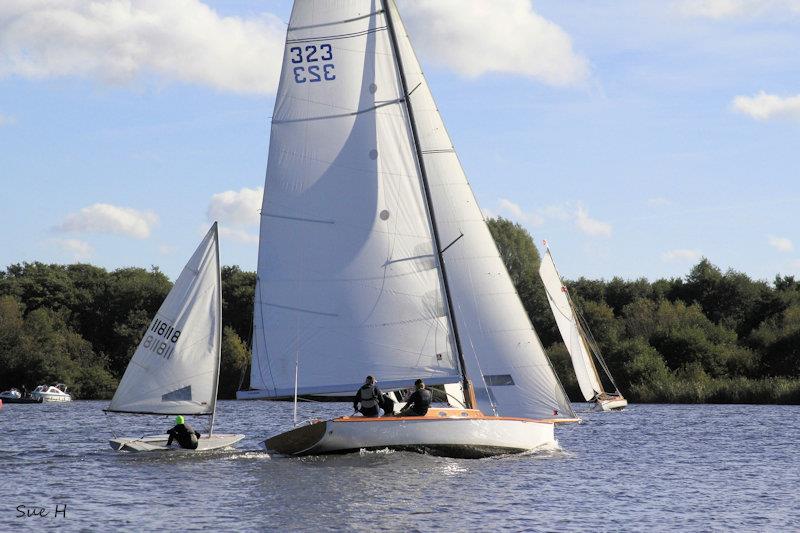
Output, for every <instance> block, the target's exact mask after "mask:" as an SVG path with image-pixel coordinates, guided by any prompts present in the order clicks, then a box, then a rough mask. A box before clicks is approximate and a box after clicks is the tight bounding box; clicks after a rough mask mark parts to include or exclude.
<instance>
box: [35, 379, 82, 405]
mask: <svg viewBox="0 0 800 533" xmlns="http://www.w3.org/2000/svg"><path fill="white" fill-rule="evenodd" d="M31 398H33V399H34V400H37V401H43V402H71V401H72V396H70V395H69V394H67V386H66V385H64V384H63V383H58V384H56V385H39V386H38V387H36V388H35V389H34V390H33V392H31Z"/></svg>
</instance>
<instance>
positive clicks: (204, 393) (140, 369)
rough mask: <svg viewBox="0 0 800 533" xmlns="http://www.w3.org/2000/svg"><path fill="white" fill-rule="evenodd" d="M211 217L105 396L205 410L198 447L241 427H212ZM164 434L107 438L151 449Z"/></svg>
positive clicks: (134, 408) (224, 440) (217, 442)
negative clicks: (112, 389)
mask: <svg viewBox="0 0 800 533" xmlns="http://www.w3.org/2000/svg"><path fill="white" fill-rule="evenodd" d="M221 285H222V284H221V282H220V269H219V241H218V236H217V223H216V222H215V223H214V225H213V226H212V227H211V229H210V230H208V233H207V234H206V236H205V238H204V239H203V241H202V242H201V243H200V245H199V246H198V247H197V250H195V252H194V254H192V257H191V259H189V262H188V263H187V264H186V266H185V267H184V268H183V271H182V272H181V274H180V276H178V279H177V280H175V285H173V287H172V290H171V291H169V294H168V295H167V297H166V299H165V300H164V303H162V304H161V307H160V308H159V309H158V312H157V313H156V315H155V316H154V317H153V321H152V322H151V323H150V326H149V327H148V329H147V331H146V332H145V334H144V336H143V337H142V340H141V342H140V343H139V346H138V347H137V348H136V351H135V352H134V354H133V357H132V358H131V361H130V363H128V368H126V369H125V374H124V375H123V376H122V380H121V381H120V384H119V387H117V391H116V392H115V393H114V398H112V400H111V404H110V405H109V406H108V409H106V411H107V412H113V413H136V414H150V415H209V416H210V417H211V420H210V422H209V429H208V434H207V435H203V436H201V437H200V439H198V446H197V451H208V450H214V449H217V448H224V447H226V446H231V445H233V444H235V443H237V442H238V441H240V440H242V439H243V438H244V435H223V434H215V433H214V417H215V414H216V407H217V386H218V384H219V365H220V355H221V353H220V351H221V342H222V286H221ZM167 442H168V437H167V435H165V434H161V435H153V436H146V437H123V438H114V439H112V440H111V441H109V444H110V445H111V448H113V449H114V450H117V451H128V452H152V451H169V450H175V449H177V448H175V447H170V446H167Z"/></svg>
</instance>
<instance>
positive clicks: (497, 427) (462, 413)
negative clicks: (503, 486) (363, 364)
mask: <svg viewBox="0 0 800 533" xmlns="http://www.w3.org/2000/svg"><path fill="white" fill-rule="evenodd" d="M567 421H568V420H564V419H558V420H534V419H525V418H511V417H498V416H485V415H484V414H483V413H481V412H480V411H479V410H477V409H453V408H431V409H429V410H428V413H427V414H426V415H425V416H409V417H397V416H390V417H380V418H366V417H363V416H343V417H341V418H335V419H333V420H320V421H314V422H312V423H311V424H309V425H306V426H300V427H297V428H295V429H293V430H290V431H287V432H285V433H282V434H280V435H277V436H275V437H272V438H270V439H267V440H266V441H265V442H264V445H265V447H266V448H267V450H268V451H273V452H278V453H282V454H286V455H298V456H300V455H318V454H330V453H349V452H356V451H359V450H378V449H391V450H403V451H414V452H420V453H427V454H430V455H442V456H446V457H457V458H464V459H477V458H481V457H490V456H493V455H501V454H510V453H520V452H525V451H531V450H536V449H539V448H542V447H544V446H548V445H552V444H553V443H554V434H553V429H554V423H559V422H567Z"/></svg>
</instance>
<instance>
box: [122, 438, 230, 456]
mask: <svg viewBox="0 0 800 533" xmlns="http://www.w3.org/2000/svg"><path fill="white" fill-rule="evenodd" d="M168 438H169V437H167V436H166V435H153V436H149V437H140V438H120V439H112V440H110V441H108V443H109V445H110V446H111V448H112V449H113V450H115V451H118V452H173V451H176V452H177V451H181V452H207V451H211V450H218V449H220V448H226V447H228V446H233V445H234V444H236V443H237V442H239V441H240V440H242V439H243V438H244V435H223V434H219V435H216V434H215V435H212V436H211V437H209V436H207V435H206V436H203V437H200V439H199V440H198V443H197V449H196V450H187V449H185V448H181V447H180V446H178V445H177V444H173V445H172V446H167V439H168Z"/></svg>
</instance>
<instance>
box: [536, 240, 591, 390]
mask: <svg viewBox="0 0 800 533" xmlns="http://www.w3.org/2000/svg"><path fill="white" fill-rule="evenodd" d="M539 276H540V277H541V278H542V282H543V283H544V288H545V291H546V292H547V301H548V302H550V309H552V310H553V316H555V319H556V325H557V326H558V331H559V332H561V338H562V339H564V344H565V345H566V347H567V351H568V352H569V355H570V358H571V359H572V366H573V367H574V368H575V376H576V377H577V378H578V385H579V386H580V389H581V394H583V397H584V398H585V399H586V401H587V402H588V401H590V400H592V399H593V398H595V397H596V396H597V395H598V394H600V393H602V392H603V385H602V383H601V381H600V376H598V374H597V369H596V367H595V366H594V363H593V361H592V354H591V351H590V350H589V346H588V345H587V344H586V340H585V339H584V338H583V336H582V335H581V328H580V324H579V323H578V317H577V316H576V315H575V310H574V309H573V307H572V303H571V302H570V300H569V294H568V293H567V291H566V287H564V283H563V281H562V280H561V276H560V275H559V273H558V270H557V269H556V264H555V262H554V261H553V255H552V254H551V253H550V249H549V248H548V249H547V250H546V252H545V254H544V257H542V261H541V263H540V265H539Z"/></svg>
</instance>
